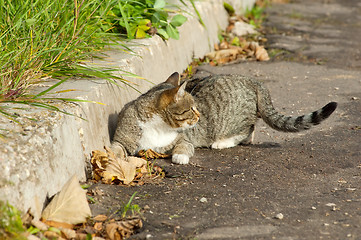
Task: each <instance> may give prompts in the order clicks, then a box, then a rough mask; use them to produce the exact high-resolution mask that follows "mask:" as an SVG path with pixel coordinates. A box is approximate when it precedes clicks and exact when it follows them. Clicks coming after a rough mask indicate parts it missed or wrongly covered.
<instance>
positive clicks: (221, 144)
mask: <svg viewBox="0 0 361 240" xmlns="http://www.w3.org/2000/svg"><path fill="white" fill-rule="evenodd" d="M253 139H254V125H252V126H251V127H250V128H249V129H248V131H247V133H242V134H239V135H236V136H233V137H229V138H224V139H220V140H218V141H215V142H214V143H213V144H212V145H211V147H212V148H214V149H224V148H231V147H235V146H237V145H239V144H241V143H242V144H252V142H253Z"/></svg>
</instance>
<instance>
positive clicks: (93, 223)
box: [22, 176, 145, 240]
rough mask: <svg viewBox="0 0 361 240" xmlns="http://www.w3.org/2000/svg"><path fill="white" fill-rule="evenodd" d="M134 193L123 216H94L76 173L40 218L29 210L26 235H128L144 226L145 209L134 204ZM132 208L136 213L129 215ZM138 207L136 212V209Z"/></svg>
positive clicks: (96, 239)
mask: <svg viewBox="0 0 361 240" xmlns="http://www.w3.org/2000/svg"><path fill="white" fill-rule="evenodd" d="M134 196H135V194H133V196H132V197H131V199H130V200H129V202H128V204H127V205H126V206H125V207H124V209H123V211H122V214H121V216H116V214H113V215H114V216H105V215H97V216H95V217H92V214H91V210H90V208H89V204H88V200H87V193H86V190H84V189H83V188H82V187H81V186H80V184H79V181H78V179H77V178H76V176H73V177H72V178H71V179H70V180H69V181H68V182H67V183H66V184H65V185H64V186H63V188H62V189H61V191H60V192H59V193H58V194H56V195H55V196H54V197H53V199H52V200H51V201H50V203H49V204H48V205H47V206H46V208H45V209H44V210H43V211H42V213H41V218H40V220H37V219H36V218H34V217H33V215H32V214H30V213H29V212H28V213H27V214H26V215H25V216H24V217H23V219H22V221H23V224H24V227H25V228H26V229H27V231H26V232H25V233H24V234H23V236H24V237H25V238H27V239H28V240H40V239H65V240H68V239H69V240H70V239H71V240H72V239H77V240H83V239H84V240H88V239H89V240H90V239H93V240H104V239H110V240H121V239H125V238H128V237H130V236H131V235H132V234H133V233H134V231H136V230H137V229H140V228H142V226H143V222H142V217H141V212H142V211H143V210H141V209H139V207H138V205H131V201H132V200H133V198H134ZM135 206H136V207H135ZM132 207H133V209H131V208H132ZM129 209H131V210H132V215H131V216H130V217H127V211H128V210H129ZM134 209H135V210H136V211H133V210H134ZM144 210H145V209H144Z"/></svg>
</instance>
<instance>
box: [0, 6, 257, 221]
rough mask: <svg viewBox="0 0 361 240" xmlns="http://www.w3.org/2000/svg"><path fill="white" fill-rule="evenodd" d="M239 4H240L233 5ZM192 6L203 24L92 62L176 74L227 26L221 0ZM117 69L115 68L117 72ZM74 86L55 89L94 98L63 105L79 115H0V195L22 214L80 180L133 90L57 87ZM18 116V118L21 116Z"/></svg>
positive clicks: (100, 85) (90, 84)
mask: <svg viewBox="0 0 361 240" xmlns="http://www.w3.org/2000/svg"><path fill="white" fill-rule="evenodd" d="M231 2H234V3H236V4H234V6H235V8H236V9H243V10H244V9H246V8H247V7H248V8H250V7H251V6H252V5H253V4H254V2H255V0H239V1H236V0H231ZM240 3H241V4H240ZM196 4H197V8H198V10H199V12H200V14H201V16H202V18H203V20H204V22H205V25H206V28H204V27H203V26H202V25H201V24H200V23H199V21H198V20H197V18H195V17H189V19H188V21H187V22H186V23H185V24H184V25H183V26H182V27H181V28H180V39H179V40H173V39H171V40H169V41H167V42H165V41H163V40H162V39H161V38H159V37H157V36H155V37H153V38H151V39H144V40H139V41H136V43H139V44H140V45H142V46H140V45H138V46H135V47H133V50H134V51H135V52H136V53H137V56H135V55H129V54H124V53H122V52H121V51H120V50H118V51H112V52H107V54H108V55H109V57H107V58H106V60H105V61H97V62H94V64H96V65H104V66H112V67H119V68H120V69H123V70H126V71H129V72H131V73H135V74H137V75H139V76H142V77H144V78H146V79H148V80H149V81H150V82H153V83H159V82H162V81H164V80H165V79H166V78H167V77H168V76H169V75H170V74H171V73H173V72H174V71H179V72H182V71H183V70H184V69H185V68H186V67H187V66H188V64H189V63H190V62H191V61H192V59H193V58H198V57H203V56H204V55H205V54H206V53H207V52H209V51H211V50H212V49H213V46H214V43H216V42H217V41H218V31H219V29H224V28H225V27H226V26H227V24H228V20H227V19H228V15H227V13H226V11H225V10H224V8H223V2H222V1H221V0H212V1H204V2H197V3H196ZM119 74H122V72H119ZM127 79H129V80H130V81H132V82H133V83H135V84H139V85H138V86H137V89H138V90H139V91H140V92H144V91H145V90H147V89H149V87H151V86H152V84H151V83H149V82H147V81H144V80H139V79H135V78H127ZM67 89H77V90H79V91H77V92H75V94H74V93H72V92H68V93H63V94H61V96H62V97H70V98H75V97H74V96H76V97H77V98H79V99H85V100H94V101H97V102H101V103H103V104H105V105H100V104H92V103H79V104H78V105H75V104H66V105H68V106H67V107H66V109H67V110H66V111H68V112H71V113H75V114H77V115H79V116H81V117H83V118H85V119H87V121H84V120H81V119H79V118H76V117H72V116H67V115H62V114H59V113H53V112H45V111H32V112H25V111H24V115H28V116H37V117H40V119H41V120H40V121H39V122H37V123H34V122H31V121H29V122H28V124H25V125H23V126H19V125H18V124H15V123H12V122H9V121H5V120H3V119H2V120H0V128H2V127H3V126H4V125H5V126H6V127H7V128H8V129H12V131H11V132H10V134H9V138H8V139H6V140H5V141H6V142H1V143H0V145H1V146H0V168H1V169H2V172H3V174H1V176H0V193H1V194H0V199H1V200H7V201H9V203H10V204H12V205H14V206H16V207H17V208H18V209H20V210H21V211H23V212H25V211H27V210H28V209H31V212H32V214H34V215H35V217H39V215H40V212H41V210H42V208H43V203H44V202H45V200H46V198H47V197H51V196H52V195H54V194H55V193H57V192H58V191H59V190H60V189H61V187H62V186H63V185H64V184H65V182H66V181H67V180H68V179H69V178H70V177H71V176H73V175H74V174H75V175H77V176H78V178H79V179H80V180H83V181H84V180H85V179H86V171H85V169H86V168H88V167H89V156H90V154H91V151H92V150H96V149H99V150H101V149H103V146H104V145H106V146H109V144H110V140H109V139H110V137H111V134H112V133H113V132H114V128H115V122H116V118H117V113H118V112H119V111H120V109H121V108H122V107H123V106H124V104H125V103H127V102H128V101H130V100H132V99H134V98H136V97H137V96H138V95H139V93H138V92H136V91H135V90H134V89H132V88H130V87H117V86H115V85H113V84H110V83H108V82H107V81H105V80H99V81H98V80H97V81H94V80H73V81H69V82H67V83H66V84H64V85H61V87H59V88H57V89H56V90H57V91H61V90H67ZM25 122H26V121H25Z"/></svg>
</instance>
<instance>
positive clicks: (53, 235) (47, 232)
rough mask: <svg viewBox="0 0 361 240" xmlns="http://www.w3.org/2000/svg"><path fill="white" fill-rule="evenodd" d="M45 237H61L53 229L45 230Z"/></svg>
mask: <svg viewBox="0 0 361 240" xmlns="http://www.w3.org/2000/svg"><path fill="white" fill-rule="evenodd" d="M44 237H46V238H48V239H53V238H55V239H59V237H60V236H59V234H57V233H56V232H53V231H45V232H44Z"/></svg>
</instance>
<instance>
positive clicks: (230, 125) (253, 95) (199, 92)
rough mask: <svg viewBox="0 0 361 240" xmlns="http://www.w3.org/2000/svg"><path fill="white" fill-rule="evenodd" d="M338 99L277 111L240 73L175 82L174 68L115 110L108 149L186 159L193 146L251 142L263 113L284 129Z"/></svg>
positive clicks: (299, 126)
mask: <svg viewBox="0 0 361 240" xmlns="http://www.w3.org/2000/svg"><path fill="white" fill-rule="evenodd" d="M336 107H337V103H335V102H330V103H328V104H327V105H326V106H324V107H323V108H321V109H319V110H317V111H314V112H312V113H310V114H306V115H303V116H299V117H290V116H285V115H282V114H280V113H278V112H277V111H276V110H275V109H274V107H273V105H272V102H271V97H270V94H269V91H268V90H267V88H265V87H264V86H263V85H262V84H261V83H260V82H258V81H256V80H253V79H251V78H249V77H245V76H240V75H214V76H209V77H205V78H196V79H192V80H189V81H187V82H184V83H183V84H181V85H180V79H179V74H178V73H173V74H172V75H171V76H170V77H169V78H168V80H167V81H165V82H164V83H161V84H159V85H157V86H155V87H153V88H152V89H150V90H149V91H148V92H146V93H145V94H143V95H141V96H140V97H138V98H137V99H136V100H134V101H132V102H130V103H128V104H126V105H125V106H124V108H123V109H122V111H121V112H120V113H119V117H118V124H117V128H116V132H115V135H114V139H113V141H112V149H113V150H114V151H115V152H116V153H117V152H119V151H120V148H122V149H123V150H124V149H125V150H126V152H127V153H128V154H130V155H136V154H137V153H138V152H139V151H140V150H147V149H152V150H154V151H156V152H160V153H171V154H172V162H174V163H178V164H187V163H188V162H189V158H190V157H192V156H193V154H194V148H196V147H211V148H216V149H223V148H230V147H234V146H236V145H238V144H250V143H252V141H253V133H254V126H255V123H256V122H257V119H258V118H262V119H263V120H264V121H265V122H266V123H267V124H268V125H269V126H270V127H272V128H274V129H276V130H279V131H284V132H298V131H302V130H306V129H309V128H310V127H311V126H312V125H317V124H319V123H320V122H321V121H323V120H325V119H326V118H328V117H329V116H330V115H331V113H332V112H333V111H334V110H335V109H336Z"/></svg>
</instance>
